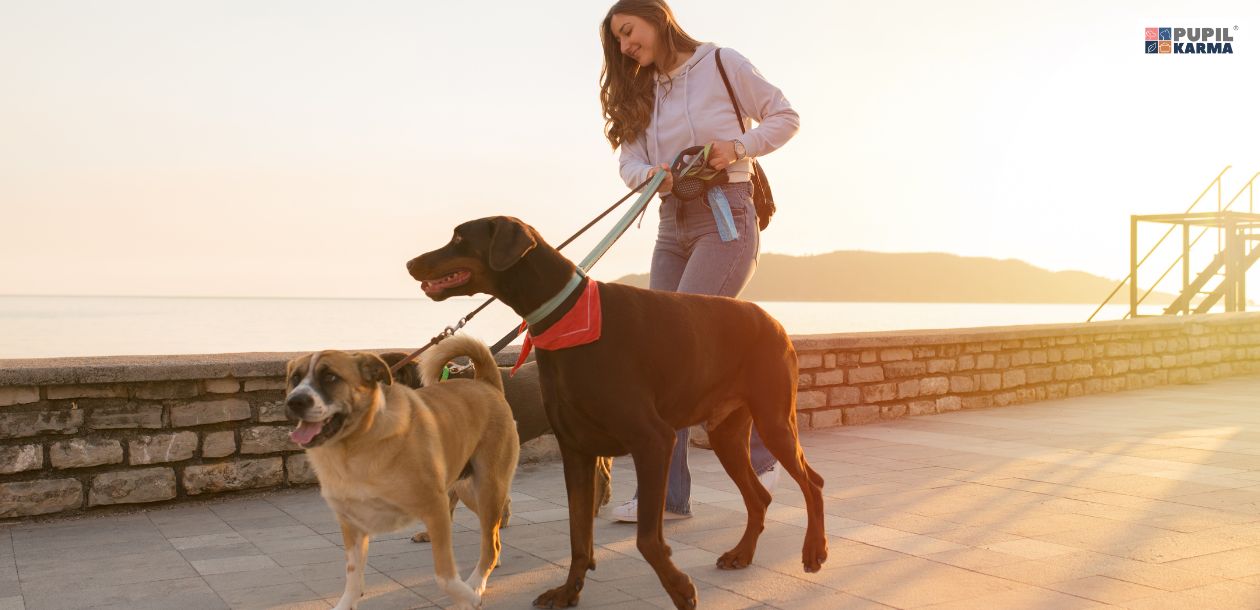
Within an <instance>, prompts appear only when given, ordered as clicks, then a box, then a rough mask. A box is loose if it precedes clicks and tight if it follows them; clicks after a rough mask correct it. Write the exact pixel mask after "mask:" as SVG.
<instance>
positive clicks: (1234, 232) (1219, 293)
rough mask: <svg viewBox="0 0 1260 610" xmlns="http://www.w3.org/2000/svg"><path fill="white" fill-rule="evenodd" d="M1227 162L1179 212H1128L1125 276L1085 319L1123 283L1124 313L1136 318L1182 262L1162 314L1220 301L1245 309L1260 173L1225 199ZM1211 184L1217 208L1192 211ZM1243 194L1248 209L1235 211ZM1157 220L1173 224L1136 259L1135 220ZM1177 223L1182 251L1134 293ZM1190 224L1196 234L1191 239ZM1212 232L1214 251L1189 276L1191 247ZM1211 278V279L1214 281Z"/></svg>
mask: <svg viewBox="0 0 1260 610" xmlns="http://www.w3.org/2000/svg"><path fill="white" fill-rule="evenodd" d="M1229 168H1230V166H1226V167H1225V169H1223V170H1221V173H1219V174H1217V175H1216V178H1215V179H1213V180H1212V182H1210V183H1208V186H1207V188H1205V189H1203V192H1202V193H1200V194H1199V196H1198V198H1196V199H1195V200H1194V203H1192V204H1190V207H1189V208H1188V209H1187V210H1186V211H1185V213H1183V214H1153V215H1134V216H1130V217H1129V275H1128V276H1127V277H1125V278H1124V279H1123V280H1121V281H1120V283H1119V284H1118V285H1117V286H1116V287H1115V289H1114V290H1112V291H1111V294H1109V295H1107V298H1106V299H1104V300H1103V302H1102V304H1100V305H1099V306H1098V309H1095V310H1094V313H1093V314H1090V316H1089V319H1088V320H1087V321H1093V319H1094V317H1095V316H1097V315H1098V312H1100V311H1102V309H1103V307H1105V306H1106V305H1107V304H1108V303H1109V302H1111V299H1112V298H1114V297H1115V296H1116V294H1118V293H1119V292H1120V289H1121V288H1123V287H1125V286H1126V285H1127V286H1128V287H1129V311H1128V313H1127V314H1125V316H1124V317H1125V318H1126V319H1127V318H1137V317H1139V316H1138V313H1137V312H1138V306H1139V305H1141V304H1142V302H1143V301H1144V300H1146V298H1147V297H1148V296H1150V295H1151V293H1153V292H1155V289H1156V287H1158V286H1159V285H1160V282H1162V281H1164V279H1165V278H1166V277H1168V274H1169V273H1171V272H1172V271H1173V270H1174V269H1176V268H1177V266H1178V265H1180V266H1181V287H1180V289H1179V291H1178V296H1177V298H1176V299H1174V300H1173V302H1172V303H1170V304H1169V305H1168V306H1167V307H1165V308H1164V311H1163V314H1164V315H1178V314H1181V315H1189V314H1191V313H1207V312H1208V311H1210V310H1211V309H1212V308H1213V307H1216V306H1217V305H1218V304H1221V303H1222V301H1223V304H1224V308H1225V311H1227V312H1233V311H1245V310H1246V308H1247V270H1248V269H1250V268H1251V266H1252V265H1254V264H1255V263H1256V261H1257V260H1260V247H1257V242H1260V214H1257V213H1256V212H1255V183H1256V179H1257V178H1260V172H1256V173H1255V174H1252V176H1251V178H1250V179H1249V180H1247V182H1246V183H1245V184H1243V186H1242V188H1240V189H1238V192H1237V193H1235V194H1234V196H1233V197H1232V198H1230V199H1229V201H1228V202H1224V203H1223V199H1224V198H1223V195H1224V193H1223V192H1222V185H1221V178H1222V177H1223V176H1224V175H1225V172H1227V171H1229ZM1213 187H1215V189H1216V211H1214V212H1195V211H1194V209H1195V207H1196V206H1198V205H1199V202H1201V201H1202V200H1203V197H1204V196H1205V195H1207V194H1208V192H1209V191H1211V190H1212V189H1213ZM1244 192H1246V193H1247V211H1246V212H1242V211H1235V210H1231V209H1230V208H1231V207H1233V205H1234V204H1235V203H1236V202H1238V200H1239V198H1240V197H1241V196H1242V194H1243V193H1244ZM1143 222H1147V223H1159V224H1168V225H1172V226H1170V227H1169V228H1168V231H1167V232H1165V233H1164V235H1163V237H1160V238H1159V241H1157V242H1155V245H1154V246H1152V247H1151V249H1150V251H1148V252H1147V253H1146V255H1145V256H1143V257H1142V258H1141V259H1140V260H1139V259H1138V239H1137V238H1138V224H1139V223H1143ZM1177 227H1181V253H1180V255H1179V256H1177V258H1176V260H1174V261H1173V262H1172V264H1171V265H1169V266H1168V268H1167V269H1165V270H1164V272H1163V273H1162V274H1161V275H1160V276H1159V278H1158V279H1156V280H1155V281H1154V282H1153V283H1151V285H1150V287H1149V288H1147V289H1146V292H1144V293H1142V294H1141V295H1140V296H1139V294H1138V292H1139V290H1138V282H1137V278H1138V270H1139V269H1140V268H1141V267H1142V264H1143V263H1146V262H1147V260H1148V259H1150V257H1151V255H1152V254H1154V253H1155V251H1156V250H1157V249H1158V248H1159V247H1160V245H1161V244H1163V243H1164V241H1165V240H1166V239H1168V237H1169V236H1171V235H1172V234H1173V232H1174V231H1176V230H1177ZM1192 227H1193V228H1197V229H1198V234H1197V235H1195V236H1194V238H1193V239H1191V236H1190V233H1191V232H1192ZM1210 231H1215V233H1216V236H1217V237H1216V242H1217V243H1216V253H1215V254H1214V256H1213V257H1212V260H1211V261H1209V262H1208V264H1207V266H1206V267H1204V268H1203V269H1202V270H1201V271H1199V273H1198V274H1197V275H1195V277H1194V278H1193V279H1191V277H1190V270H1191V263H1190V252H1191V250H1192V249H1193V248H1194V246H1195V245H1196V244H1198V243H1199V240H1200V239H1202V238H1203V236H1204V235H1206V234H1207V233H1208V232H1210ZM1213 282H1215V283H1213Z"/></svg>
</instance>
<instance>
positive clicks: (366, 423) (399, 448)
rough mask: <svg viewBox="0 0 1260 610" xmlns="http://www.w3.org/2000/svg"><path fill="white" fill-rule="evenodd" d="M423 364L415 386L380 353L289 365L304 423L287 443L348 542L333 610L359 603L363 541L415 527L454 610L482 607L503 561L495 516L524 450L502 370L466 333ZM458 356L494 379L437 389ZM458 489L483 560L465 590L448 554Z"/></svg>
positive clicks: (296, 414)
mask: <svg viewBox="0 0 1260 610" xmlns="http://www.w3.org/2000/svg"><path fill="white" fill-rule="evenodd" d="M425 356H426V357H425V358H424V359H423V360H422V361H421V363H420V374H421V377H422V379H423V381H424V385H425V387H423V388H422V389H419V390H414V389H412V388H408V387H405V386H403V385H402V384H395V383H393V379H392V377H391V376H390V373H389V366H387V365H386V364H385V362H384V361H383V360H381V359H380V358H379V357H378V356H376V355H374V354H368V353H347V352H338V351H324V352H319V353H317V354H312V355H309V356H303V357H301V358H296V359H294V360H291V361H290V362H289V365H288V373H287V380H288V381H287V384H288V397H287V398H286V399H285V404H286V406H287V408H288V411H289V414H290V416H291V417H293V418H295V419H297V420H299V423H298V426H297V428H296V429H294V431H293V433H292V438H293V440H294V441H295V442H297V443H298V444H299V445H301V446H302V447H304V448H305V449H306V454H307V456H308V458H309V459H310V462H311V465H312V466H313V467H314V469H315V474H316V475H317V476H318V477H319V484H320V494H321V495H322V496H323V497H324V500H325V501H327V502H328V506H329V507H330V508H332V510H333V512H334V513H336V515H337V521H338V523H340V525H341V536H342V540H343V541H344V543H345V549H346V589H345V592H344V593H343V594H342V596H341V600H340V601H338V602H337V609H338V610H348V609H350V608H355V607H356V606H357V604H358V601H359V598H360V597H361V596H362V595H363V590H364V589H363V572H364V568H365V567H366V566H365V564H366V561H367V548H368V537H369V536H370V535H371V534H378V533H383V532H391V531H395V530H398V529H400V528H402V527H405V526H407V525H408V524H410V523H413V522H415V521H416V520H417V519H419V520H421V521H423V522H424V524H425V527H427V528H428V531H429V534H430V536H431V538H432V542H433V563H434V572H435V574H436V576H437V582H438V584H439V586H441V587H442V589H443V591H445V592H446V594H447V595H448V596H450V598H451V600H453V602H454V607H457V608H475V607H478V606H480V605H481V598H482V593H483V592H484V591H485V588H486V580H487V579H488V578H489V576H490V572H491V570H493V569H494V567H495V565H496V564H497V563H498V558H499V549H500V544H499V523H500V518H501V515H502V513H503V507H504V505H505V503H506V502H507V498H508V489H509V487H510V486H511V483H512V476H513V475H514V474H515V473H516V463H517V459H518V457H519V454H520V444H519V442H518V441H517V434H516V425H515V422H513V420H512V411H511V409H510V408H509V407H508V403H507V400H506V399H505V398H504V396H503V384H502V381H501V380H500V378H499V370H498V367H497V366H495V362H494V358H493V357H491V355H490V351H489V350H488V349H487V348H486V346H485V345H484V344H482V343H481V342H480V341H477V340H476V339H473V338H470V337H467V336H464V335H457V336H455V337H451V338H449V339H446V340H445V341H443V342H441V343H439V344H438V345H437V346H435V347H433V348H431V349H430V350H429V351H428V352H427V353H426V354H425ZM460 356H467V357H469V358H470V359H471V360H472V361H473V364H474V366H476V368H477V370H478V371H486V372H487V374H484V375H483V374H481V373H478V374H477V376H476V378H475V379H452V380H449V381H445V382H441V383H438V380H439V378H440V377H441V373H442V367H443V365H445V364H446V363H447V362H448V361H450V360H451V359H453V358H457V357H460ZM451 489H456V490H457V492H458V495H459V499H460V500H461V501H463V502H464V504H465V505H467V506H468V507H469V508H470V509H472V510H473V511H474V512H476V513H477V516H478V518H479V520H480V522H481V559H480V561H479V562H478V564H477V567H476V568H475V569H474V570H473V571H472V573H471V574H469V576H468V580H467V581H466V582H465V581H460V580H459V574H458V571H457V568H456V565H455V555H454V553H453V552H452V550H451V513H450V501H449V500H448V499H447V493H448V492H449V491H450V490H451Z"/></svg>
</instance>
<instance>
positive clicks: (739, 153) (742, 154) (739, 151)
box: [731, 140, 748, 161]
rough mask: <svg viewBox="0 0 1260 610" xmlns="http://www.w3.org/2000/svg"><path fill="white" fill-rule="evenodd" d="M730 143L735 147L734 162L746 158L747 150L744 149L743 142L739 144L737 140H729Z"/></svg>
mask: <svg viewBox="0 0 1260 610" xmlns="http://www.w3.org/2000/svg"><path fill="white" fill-rule="evenodd" d="M731 143H732V144H734V145H735V160H736V161H743V160H744V159H746V158H747V157H748V150H747V149H745V148H744V143H743V142H740V141H739V140H731Z"/></svg>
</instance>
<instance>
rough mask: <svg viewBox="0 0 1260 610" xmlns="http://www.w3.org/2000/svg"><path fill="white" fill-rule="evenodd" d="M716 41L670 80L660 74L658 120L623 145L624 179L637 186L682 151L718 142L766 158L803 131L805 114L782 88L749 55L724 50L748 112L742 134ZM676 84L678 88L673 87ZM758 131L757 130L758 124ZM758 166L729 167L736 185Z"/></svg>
mask: <svg viewBox="0 0 1260 610" xmlns="http://www.w3.org/2000/svg"><path fill="white" fill-rule="evenodd" d="M715 50H717V47H716V46H715V45H713V44H712V43H704V44H702V45H700V46H699V47H698V48H696V51H695V53H694V54H693V55H692V56H691V58H690V59H688V60H687V61H686V62H685V63H683V65H681V66H679V67H678V68H676V69H674V71H673V72H671V73H670V75H669V77H668V78H667V77H665V76H663V75H662V76H658V77H657V81H656V92H655V96H656V97H655V103H654V104H653V108H652V120H651V122H650V123H648V127H647V132H646V133H644V134H640V135H639V137H638V138H636V139H635V141H634V142H622V144H621V179H622V180H624V181H625V182H626V186H629V187H631V188H633V187H635V186H637V185H639V184H640V183H642V182H643V181H644V180H647V175H648V171H649V170H651V169H652V168H653V167H655V166H657V165H660V164H661V163H673V162H674V156H675V155H677V154H678V151H680V150H682V149H684V148H687V147H690V146H703V145H705V144H708V143H709V142H713V141H718V140H739V141H740V142H743V144H744V149H745V150H746V151H747V153H748V156H749V157H760V156H762V155H765V154H768V153H770V152H773V151H774V150H777V149H778V148H779V147H780V146H783V145H784V144H786V143H787V141H788V140H789V139H791V138H792V136H794V135H796V131H797V130H798V129H800V124H801V122H800V115H798V114H796V111H795V110H792V105H791V104H789V103H788V101H787V98H786V97H783V92H782V91H779V88H778V87H775V86H774V85H772V84H770V83H769V82H768V81H767V80H766V78H765V77H764V76H762V75H761V73H760V72H758V71H757V68H755V67H753V65H752V63H751V62H749V61H748V59H747V58H746V57H744V56H743V55H740V54H739V53H738V52H736V51H735V50H734V49H730V48H723V49H722V66H723V67H724V68H726V76H727V78H729V79H730V81H731V88H732V89H734V90H735V99H736V100H738V102H739V108H740V110H741V111H742V112H743V114H744V122H745V125H744V127H745V128H747V129H748V133H740V129H739V122H738V121H737V120H736V117H735V110H734V109H733V108H731V99H730V96H729V95H727V93H726V86H725V85H723V84H722V75H721V74H719V73H718V68H717V61H716V58H715V57H714V51H715ZM671 80H672V84H671ZM753 121H756V122H757V127H756V128H755V129H753V128H752V122H753ZM751 166H752V163H751V162H750V161H749V160H748V159H745V160H743V161H740V162H738V163H736V164H734V165H732V166H730V167H729V168H727V173H728V174H730V180H731V182H741V181H747V180H748V179H749V176H748V173H749V172H750V171H751V169H752V167H751Z"/></svg>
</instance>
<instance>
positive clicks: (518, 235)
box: [488, 216, 538, 271]
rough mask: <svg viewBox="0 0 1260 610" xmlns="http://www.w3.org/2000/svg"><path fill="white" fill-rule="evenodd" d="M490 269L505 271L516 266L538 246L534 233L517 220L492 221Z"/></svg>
mask: <svg viewBox="0 0 1260 610" xmlns="http://www.w3.org/2000/svg"><path fill="white" fill-rule="evenodd" d="M491 223H492V225H491V231H490V235H491V237H490V256H489V259H490V260H489V261H488V262H489V263H490V268H491V269H493V270H495V271H504V270H506V269H507V268H508V267H511V266H512V265H515V264H516V263H517V261H519V260H521V258H522V257H524V256H525V254H526V253H527V252H529V251H530V250H533V249H534V247H536V246H537V245H538V241H537V240H535V239H534V236H533V234H532V232H531V231H530V230H529V228H528V227H526V226H525V225H524V224H523V223H522V222H521V221H519V220H516V219H515V218H508V217H506V216H499V217H496V218H494V219H493V220H491Z"/></svg>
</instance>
